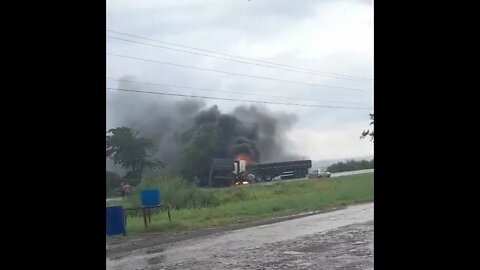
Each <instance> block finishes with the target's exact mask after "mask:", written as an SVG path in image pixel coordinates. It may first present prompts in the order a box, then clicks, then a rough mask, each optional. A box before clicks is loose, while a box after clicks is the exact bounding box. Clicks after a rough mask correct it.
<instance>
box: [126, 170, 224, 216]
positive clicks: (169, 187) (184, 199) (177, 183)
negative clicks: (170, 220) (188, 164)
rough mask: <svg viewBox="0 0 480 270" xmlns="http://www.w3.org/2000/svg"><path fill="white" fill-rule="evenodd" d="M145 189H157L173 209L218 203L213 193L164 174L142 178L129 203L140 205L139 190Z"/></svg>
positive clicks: (208, 205) (216, 204)
mask: <svg viewBox="0 0 480 270" xmlns="http://www.w3.org/2000/svg"><path fill="white" fill-rule="evenodd" d="M145 189H159V190H160V196H161V200H162V202H163V203H164V204H170V206H171V207H172V208H174V209H182V208H204V207H215V206H219V205H220V201H219V199H218V197H217V196H215V194H214V193H212V192H210V191H205V190H202V189H200V188H198V187H196V186H195V184H194V183H189V182H186V181H185V180H183V179H182V178H180V177H169V176H164V177H160V178H151V179H144V180H142V182H141V183H140V184H139V185H138V186H136V187H135V188H134V190H133V193H132V196H131V198H129V199H128V200H129V202H130V205H137V206H139V205H140V192H141V191H142V190H145Z"/></svg>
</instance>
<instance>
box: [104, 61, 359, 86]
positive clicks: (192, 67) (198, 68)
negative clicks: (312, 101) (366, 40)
mask: <svg viewBox="0 0 480 270" xmlns="http://www.w3.org/2000/svg"><path fill="white" fill-rule="evenodd" d="M107 55H112V56H117V57H122V58H127V59H132V60H138V61H144V62H152V63H158V64H163V65H171V66H177V67H183V68H191V69H196V70H203V71H211V72H217V73H223V74H229V75H235V76H242V77H251V78H256V79H263V80H271V81H279V82H287V83H294V84H303V85H308V86H320V87H329V88H337V89H345V90H352V91H365V89H359V88H349V87H341V86H334V85H326V84H317V83H307V82H300V81H289V80H282V79H277V78H271V77H263V76H257V75H249V74H242V73H235V72H229V71H222V70H216V69H208V68H201V67H194V66H189V65H183V64H176V63H170V62H163V61H158V60H152V59H146V58H139V57H133V56H128V55H121V54H114V53H107Z"/></svg>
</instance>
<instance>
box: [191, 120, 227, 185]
mask: <svg viewBox="0 0 480 270" xmlns="http://www.w3.org/2000/svg"><path fill="white" fill-rule="evenodd" d="M217 138H218V136H217V132H216V129H215V128H214V125H213V124H211V123H209V124H203V125H201V126H200V127H199V128H197V129H196V130H195V131H194V132H193V134H192V138H191V141H190V143H189V144H188V145H187V146H186V147H185V148H184V149H183V154H184V157H185V159H184V163H183V169H182V171H183V175H184V177H185V178H186V179H193V178H194V177H195V176H197V177H199V178H200V179H203V180H206V178H207V177H208V173H209V171H210V165H211V162H212V159H213V158H214V157H215V154H216V150H217Z"/></svg>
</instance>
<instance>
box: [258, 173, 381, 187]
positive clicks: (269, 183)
mask: <svg viewBox="0 0 480 270" xmlns="http://www.w3.org/2000/svg"><path fill="white" fill-rule="evenodd" d="M371 172H373V169H368V170H358V171H350V172H339V173H332V174H331V177H332V178H335V177H339V176H346V175H355V174H362V173H371ZM305 179H307V178H295V179H287V180H280V179H276V180H273V181H271V182H260V183H254V185H266V186H268V185H272V184H274V183H278V182H295V181H301V180H305Z"/></svg>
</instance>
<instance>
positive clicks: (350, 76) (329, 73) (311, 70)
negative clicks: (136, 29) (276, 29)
mask: <svg viewBox="0 0 480 270" xmlns="http://www.w3.org/2000/svg"><path fill="white" fill-rule="evenodd" d="M107 32H111V33H116V34H121V35H125V36H131V37H135V38H140V39H145V40H150V41H155V42H159V43H163V44H168V45H173V46H178V47H182V48H187V49H193V50H198V51H204V52H209V53H214V54H218V55H224V56H228V57H234V58H239V59H245V60H250V61H255V62H260V63H265V64H270V65H275V66H281V67H287V68H293V69H297V70H304V71H309V72H314V73H318V74H327V75H333V76H338V77H345V78H353V79H355V78H356V79H361V80H366V81H370V82H373V80H372V79H370V78H365V77H360V76H354V75H346V74H339V73H332V72H324V71H318V70H313V69H306V68H300V67H294V66H289V65H284V64H278V63H273V62H268V61H263V60H258V59H253V58H247V57H242V56H236V55H232V54H226V53H220V52H215V51H211V50H205V49H200V48H195V47H191V46H185V45H181V44H176V43H171V42H166V41H161V40H156V39H151V38H146V37H142V36H138V35H133V34H129V33H124V32H119V31H114V30H109V29H107Z"/></svg>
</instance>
